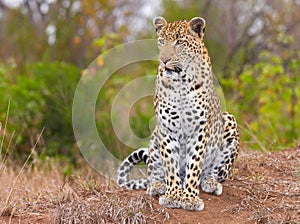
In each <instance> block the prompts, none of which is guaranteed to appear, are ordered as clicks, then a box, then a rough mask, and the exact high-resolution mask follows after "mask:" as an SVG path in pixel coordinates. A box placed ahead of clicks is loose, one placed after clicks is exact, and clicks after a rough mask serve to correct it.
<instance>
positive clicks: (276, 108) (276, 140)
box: [223, 51, 300, 150]
mask: <svg viewBox="0 0 300 224" xmlns="http://www.w3.org/2000/svg"><path fill="white" fill-rule="evenodd" d="M299 56H300V55H298V56H297V57H295V56H294V57H293V59H291V60H284V59H282V58H280V57H279V56H277V55H274V54H271V53H270V52H266V51H264V52H262V53H261V54H260V55H259V59H258V61H259V62H258V63H256V64H255V65H254V66H247V67H246V69H245V70H244V71H243V73H242V74H241V75H240V76H239V77H238V79H237V80H234V79H229V80H225V81H224V80H223V81H224V82H223V83H224V85H225V86H226V88H227V89H228V87H230V88H232V89H234V91H236V92H237V94H235V95H234V96H232V98H230V99H228V104H229V105H230V106H229V107H230V108H233V111H235V114H236V115H237V117H238V122H239V124H240V125H241V134H242V141H244V142H246V143H249V146H250V147H251V148H254V149H261V150H278V149H281V148H283V146H284V147H286V146H289V145H293V144H294V140H296V139H297V138H298V137H299V133H298V131H297V128H298V127H299V126H300V119H299V118H300V104H299V98H300V85H299V83H300V78H299V74H298V71H299V69H300V60H299V58H300V57H299Z"/></svg>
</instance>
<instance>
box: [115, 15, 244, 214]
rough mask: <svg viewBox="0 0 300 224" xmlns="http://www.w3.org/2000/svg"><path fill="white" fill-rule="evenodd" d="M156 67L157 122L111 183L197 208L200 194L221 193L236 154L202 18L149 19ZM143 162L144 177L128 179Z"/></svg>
mask: <svg viewBox="0 0 300 224" xmlns="http://www.w3.org/2000/svg"><path fill="white" fill-rule="evenodd" d="M153 24H154V27H155V29H156V33H157V45H158V50H159V66H158V74H157V76H156V84H155V93H154V100H153V101H154V108H155V116H156V120H157V124H156V126H155V128H154V130H153V132H152V134H151V137H150V141H149V145H148V148H140V149H137V150H136V151H134V152H132V153H131V154H130V155H129V156H128V157H127V158H126V159H125V160H124V161H123V163H122V164H121V166H120V167H119V169H118V174H117V184H118V185H119V186H120V187H125V188H127V189H147V191H146V192H147V194H148V195H150V196H159V204H160V205H161V206H165V207H167V208H182V209H185V210H192V211H201V210H203V209H204V202H203V200H202V199H201V198H200V196H199V193H200V188H201V189H202V191H203V192H206V193H211V194H214V195H221V194H222V192H223V186H222V183H223V182H224V181H225V180H226V179H228V177H229V174H230V172H231V170H232V167H233V164H234V162H235V161H236V158H237V156H238V153H239V148H240V139H239V131H238V125H237V121H236V119H235V117H234V115H232V114H230V113H228V112H222V110H221V103H220V99H219V97H218V94H217V91H216V88H215V87H214V83H213V72H212V65H211V60H210V57H209V55H208V49H207V48H206V46H205V44H204V33H205V28H206V21H205V19H203V18H202V17H194V18H192V19H191V20H178V21H174V22H167V21H166V19H165V18H163V17H156V18H154V20H153ZM140 162H144V163H145V164H147V178H141V179H137V180H134V179H130V177H129V174H130V172H131V170H132V168H133V167H134V166H135V165H137V164H138V163H140Z"/></svg>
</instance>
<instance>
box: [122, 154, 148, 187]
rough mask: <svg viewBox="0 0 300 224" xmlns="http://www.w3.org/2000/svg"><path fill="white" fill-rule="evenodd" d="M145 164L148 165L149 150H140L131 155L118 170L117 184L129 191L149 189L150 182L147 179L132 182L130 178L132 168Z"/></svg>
mask: <svg viewBox="0 0 300 224" xmlns="http://www.w3.org/2000/svg"><path fill="white" fill-rule="evenodd" d="M140 162H144V163H145V164H148V149H147V148H140V149H137V150H136V151H134V152H133V153H131V154H130V155H129V156H128V157H127V158H126V159H125V160H124V161H123V162H122V164H121V166H120V168H119V169H118V176H117V184H118V185H119V186H120V187H125V188H129V189H147V186H148V180H147V178H143V179H139V180H131V179H130V178H129V174H130V171H131V170H132V168H133V167H134V166H135V165H136V164H138V163H140Z"/></svg>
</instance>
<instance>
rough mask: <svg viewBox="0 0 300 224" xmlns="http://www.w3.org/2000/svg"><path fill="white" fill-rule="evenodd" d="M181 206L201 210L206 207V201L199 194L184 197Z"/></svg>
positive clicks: (186, 208)
mask: <svg viewBox="0 0 300 224" xmlns="http://www.w3.org/2000/svg"><path fill="white" fill-rule="evenodd" d="M181 208H183V209H185V210H191V211H201V210H203V209H204V202H203V201H202V199H200V198H199V197H198V196H195V197H184V198H183V199H182V201H181Z"/></svg>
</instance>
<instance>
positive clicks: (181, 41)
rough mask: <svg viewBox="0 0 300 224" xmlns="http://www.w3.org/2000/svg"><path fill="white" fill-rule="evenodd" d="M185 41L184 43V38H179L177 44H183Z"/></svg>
mask: <svg viewBox="0 0 300 224" xmlns="http://www.w3.org/2000/svg"><path fill="white" fill-rule="evenodd" d="M183 43H184V40H181V39H179V40H177V41H176V42H175V45H181V44H183Z"/></svg>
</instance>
